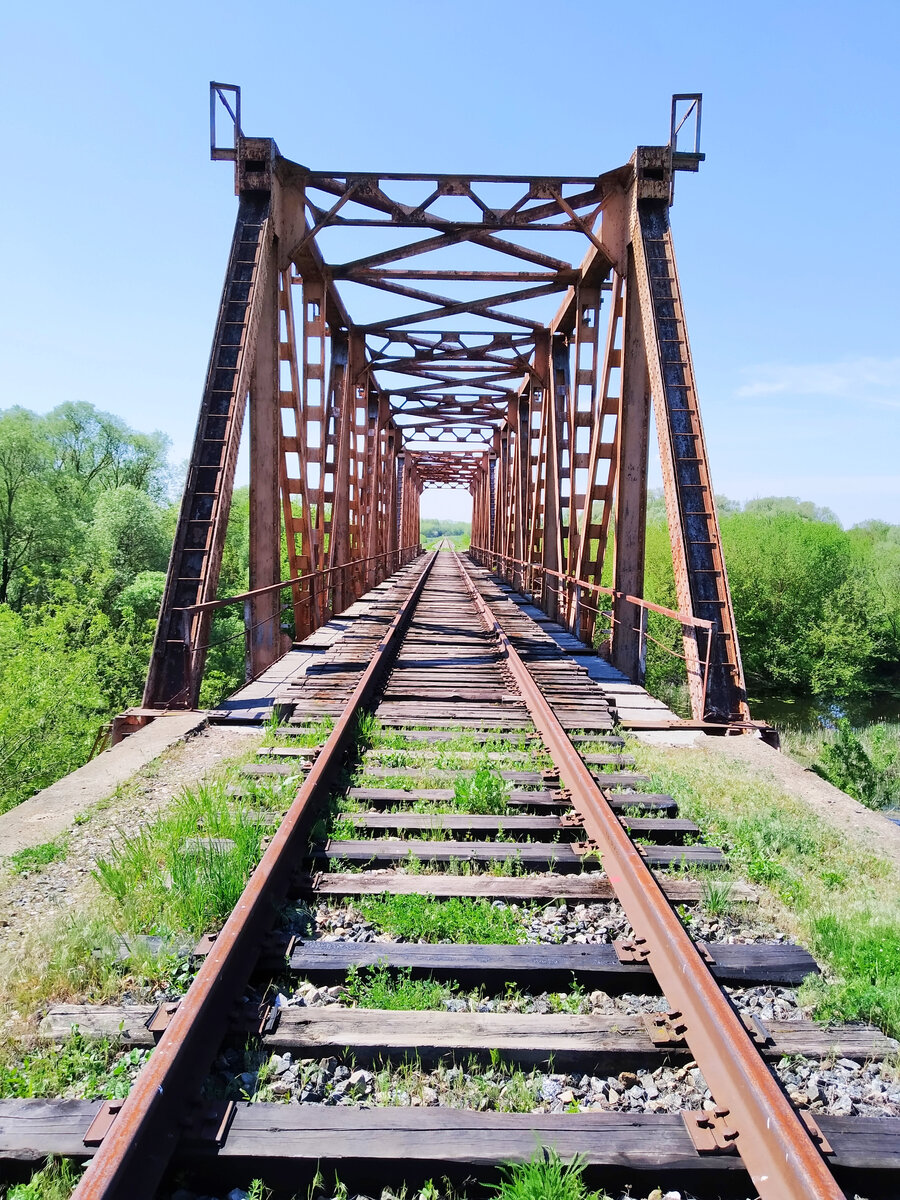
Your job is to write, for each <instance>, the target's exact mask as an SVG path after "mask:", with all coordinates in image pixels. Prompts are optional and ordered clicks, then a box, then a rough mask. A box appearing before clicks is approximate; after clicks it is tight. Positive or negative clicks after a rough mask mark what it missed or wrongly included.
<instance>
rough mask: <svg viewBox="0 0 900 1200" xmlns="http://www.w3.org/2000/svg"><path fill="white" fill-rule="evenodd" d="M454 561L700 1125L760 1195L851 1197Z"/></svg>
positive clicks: (814, 1199) (778, 1198)
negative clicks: (691, 1087) (705, 1105)
mask: <svg viewBox="0 0 900 1200" xmlns="http://www.w3.org/2000/svg"><path fill="white" fill-rule="evenodd" d="M456 561H457V565H458V567H459V570H460V572H461V573H462V574H463V577H464V578H465V580H466V583H467V586H468V587H469V590H470V592H471V595H472V598H473V600H474V601H475V604H476V606H477V607H478V610H479V611H480V613H481V614H482V617H483V618H484V621H485V623H486V624H487V625H488V627H489V628H491V629H493V630H494V632H495V633H496V635H497V638H498V640H499V642H500V644H501V646H502V647H503V650H504V652H505V655H506V662H507V665H508V667H509V669H510V671H511V672H512V674H513V676H514V678H515V680H516V683H517V684H518V685H519V689H520V691H521V694H522V697H523V699H524V700H525V703H526V705H527V707H528V710H529V712H530V713H531V717H532V720H533V721H534V724H535V727H536V728H537V730H538V732H539V733H540V735H541V737H542V738H543V739H544V742H545V744H546V746H547V748H548V750H549V751H550V753H551V755H552V757H553V761H554V762H555V763H556V765H557V766H558V767H559V769H560V774H561V776H562V778H563V779H564V780H565V782H566V785H567V787H568V789H569V791H570V793H571V797H572V804H573V806H574V807H575V809H576V810H577V812H578V813H579V815H580V817H581V818H582V820H583V822H584V826H585V830H586V832H587V834H588V836H589V838H590V839H591V841H592V842H593V843H594V844H595V846H596V848H597V849H598V850H599V852H600V854H601V856H602V858H603V861H604V866H605V869H606V872H607V874H608V875H609V877H610V881H611V882H612V884H613V887H614V888H615V891H616V895H617V896H618V898H619V900H620V902H621V904H622V907H623V908H624V910H625V913H626V915H627V916H628V919H629V920H630V921H631V923H632V926H633V927H634V929H635V930H637V931H639V937H638V939H637V940H638V943H639V944H640V946H641V953H642V956H643V957H645V959H646V961H647V963H648V965H649V966H650V968H651V970H652V971H653V973H654V974H655V976H656V978H657V979H658V980H659V983H660V986H661V988H662V990H663V993H664V994H665V996H666V998H667V1000H668V1001H669V1003H670V1004H671V1005H672V1008H673V1010H675V1012H676V1013H677V1015H678V1018H679V1020H680V1022H681V1023H682V1024H683V1026H684V1037H685V1040H686V1041H687V1043H688V1045H689V1046H690V1048H691V1051H692V1053H693V1055H694V1057H695V1059H696V1060H697V1064H698V1066H699V1067H700V1069H701V1071H702V1072H703V1075H704V1077H705V1079H706V1081H707V1083H708V1084H709V1087H710V1088H711V1090H712V1092H713V1095H714V1097H715V1098H716V1101H717V1103H718V1104H719V1106H720V1108H719V1109H717V1110H716V1113H715V1114H714V1115H713V1117H711V1118H707V1117H705V1115H704V1117H703V1118H701V1120H707V1122H708V1124H709V1127H710V1129H711V1130H712V1132H713V1134H714V1136H715V1137H716V1138H719V1139H722V1140H727V1141H731V1142H732V1143H733V1144H734V1146H735V1147H736V1148H737V1150H738V1153H739V1154H740V1155H741V1158H742V1159H743V1160H744V1163H745V1164H746V1166H747V1169H748V1171H749V1172H750V1176H751V1178H752V1180H753V1183H754V1185H755V1187H756V1188H757V1190H758V1191H759V1194H760V1195H761V1196H762V1197H771V1198H772V1200H801V1198H802V1200H840V1198H841V1197H842V1196H843V1194H844V1193H843V1192H842V1190H841V1189H840V1188H839V1187H838V1185H837V1183H836V1181H835V1179H834V1176H833V1175H832V1173H831V1171H830V1170H829V1169H828V1166H827V1164H826V1163H825V1161H824V1160H823V1158H822V1155H821V1154H820V1152H819V1150H818V1148H817V1146H816V1145H815V1143H814V1142H813V1140H812V1138H811V1136H810V1133H809V1131H808V1129H807V1128H806V1126H804V1124H803V1122H802V1121H801V1120H800V1118H799V1117H798V1116H797V1114H796V1113H795V1112H794V1110H793V1108H792V1107H791V1105H790V1103H789V1102H788V1100H787V1098H786V1096H785V1095H784V1092H783V1091H782V1089H781V1087H780V1085H779V1084H778V1082H777V1081H776V1080H775V1078H774V1076H773V1075H772V1073H771V1071H769V1069H768V1067H767V1066H766V1064H765V1062H764V1061H763V1059H762V1058H761V1056H760V1054H759V1051H758V1050H757V1048H756V1047H755V1046H754V1044H753V1041H752V1040H751V1038H750V1034H749V1033H748V1031H747V1029H746V1028H745V1027H744V1025H743V1023H742V1022H741V1020H740V1018H739V1016H738V1014H737V1013H736V1012H735V1010H734V1007H733V1006H732V1004H731V1002H730V1001H729V1000H728V998H727V997H726V996H725V994H724V992H723V991H722V989H721V988H720V987H719V985H718V984H717V983H716V981H715V979H714V978H713V975H712V973H711V972H710V970H709V968H708V967H707V965H706V963H705V962H704V961H703V958H702V957H701V955H700V953H699V951H698V950H697V947H696V946H695V945H694V943H693V941H692V940H691V938H690V936H689V934H688V933H687V931H686V929H685V928H684V926H683V925H682V923H681V921H680V920H679V919H678V916H677V914H676V913H675V911H674V910H673V908H672V906H671V904H670V903H669V902H668V900H666V898H665V896H664V895H663V892H662V889H661V888H660V887H659V884H658V883H657V882H656V879H655V877H654V875H653V872H652V871H651V870H650V869H649V867H648V866H647V864H646V862H645V861H644V859H643V858H642V857H641V855H640V852H639V851H638V849H637V847H636V846H635V844H634V843H633V842H632V840H631V838H630V837H629V836H628V834H627V832H626V831H625V829H624V828H623V826H622V824H621V822H620V821H619V819H618V818H617V817H616V815H615V813H614V812H613V810H612V808H611V807H610V805H609V803H608V801H607V799H606V798H605V797H604V795H603V793H602V792H601V790H600V788H599V786H598V784H597V782H596V781H595V780H594V779H593V777H592V776H591V773H590V771H589V770H588V769H587V767H586V766H585V765H584V763H583V761H582V759H581V757H580V756H579V754H578V753H577V751H576V750H575V748H574V747H573V745H572V743H571V742H570V741H569V738H568V736H567V735H566V732H565V730H564V729H563V727H562V725H561V724H560V723H559V720H558V719H557V717H556V715H555V713H554V712H553V709H552V708H551V706H550V705H549V704H548V703H547V701H546V700H545V698H544V696H543V694H542V692H541V689H540V688H539V687H538V686H537V684H536V683H535V681H534V679H533V678H532V676H531V674H530V672H529V671H528V668H527V667H526V666H525V664H524V662H523V661H522V659H521V657H520V656H519V654H518V653H517V652H516V650H515V647H514V646H513V644H512V642H511V641H510V640H509V638H508V637H507V636H506V634H505V633H504V631H503V629H502V628H501V626H500V623H499V622H498V621H497V619H496V617H495V616H494V615H493V613H492V612H491V611H490V609H489V608H488V606H487V605H486V604H485V602H484V600H483V599H482V597H481V595H480V594H479V593H478V590H477V588H476V587H475V586H474V584H473V583H472V582H471V580H470V579H469V577H468V575H467V574H466V572H465V570H464V568H463V566H462V564H461V562H460V560H459V557H458V556H456ZM720 1114H721V1115H720Z"/></svg>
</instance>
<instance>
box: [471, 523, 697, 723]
mask: <svg viewBox="0 0 900 1200" xmlns="http://www.w3.org/2000/svg"><path fill="white" fill-rule="evenodd" d="M469 551H470V553H473V554H475V555H479V556H481V558H482V560H484V559H493V560H494V561H495V562H501V563H503V564H504V566H505V565H506V564H510V565H511V566H514V567H520V568H524V569H525V570H527V571H530V572H531V573H532V577H531V581H530V587H531V589H532V590H533V589H534V572H535V571H541V572H543V574H545V575H550V576H552V577H553V578H554V579H559V580H561V581H562V582H563V584H564V585H565V586H566V588H568V587H574V588H576V589H579V590H580V589H582V588H584V589H585V590H587V591H589V592H594V593H597V594H600V595H604V596H613V597H615V598H616V599H619V600H624V601H625V602H626V603H628V604H634V605H635V606H636V607H638V608H642V609H645V610H647V611H649V612H655V613H660V614H661V615H662V616H664V617H671V618H672V619H673V620H675V621H678V623H679V624H680V625H681V627H682V629H683V630H684V629H689V628H694V629H703V630H705V631H706V656H705V659H702V660H701V663H702V667H703V707H704V710H705V708H706V692H707V687H708V685H709V664H710V658H711V656H712V644H713V630H714V628H715V622H713V621H709V620H707V619H706V618H704V617H695V616H694V615H693V613H685V612H676V611H675V609H672V608H666V607H665V606H664V605H662V604H654V603H653V602H652V601H651V600H645V599H644V598H643V597H642V596H632V595H630V594H629V593H627V592H620V591H618V590H617V589H616V588H611V587H606V586H605V585H604V584H601V583H592V582H591V581H590V580H588V579H579V578H578V577H577V576H576V575H566V574H565V573H564V572H562V571H555V570H553V568H552V567H545V566H544V564H543V563H535V562H527V561H526V560H525V559H522V558H513V557H512V556H511V555H509V554H501V553H500V551H499V550H489V549H487V548H486V547H485V546H474V545H473V546H470V547H469ZM483 565H487V564H486V563H483ZM495 569H496V568H495ZM587 607H589V608H590V607H593V606H591V605H588V606H587ZM594 611H595V612H596V611H598V610H596V609H595V610H594ZM610 621H611V622H612V623H613V624H619V623H620V622H618V621H617V620H616V618H615V617H614V616H612V614H610ZM635 632H637V633H638V634H640V636H641V638H642V639H649V640H650V641H651V642H654V643H655V644H656V645H657V646H659V647H660V648H661V649H663V650H665V651H666V652H667V653H669V654H671V655H672V656H673V657H674V658H682V659H684V660H685V661H687V655H684V654H679V653H678V651H677V650H673V649H672V648H671V647H670V646H664V645H663V644H662V642H659V641H657V639H656V638H654V637H651V636H650V634H649V633H647V629H646V625H645V622H644V621H643V619H642V620H641V622H640V626H639V627H636V628H635ZM693 636H694V641H695V644H696V635H693Z"/></svg>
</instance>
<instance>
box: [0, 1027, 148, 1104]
mask: <svg viewBox="0 0 900 1200" xmlns="http://www.w3.org/2000/svg"><path fill="white" fill-rule="evenodd" d="M149 1057H150V1051H149V1050H141V1049H137V1048H136V1049H132V1050H126V1051H122V1050H121V1049H120V1047H119V1046H118V1045H117V1043H116V1042H115V1040H113V1039H110V1038H93V1037H85V1036H84V1035H83V1034H81V1033H79V1032H78V1030H77V1029H76V1030H74V1031H73V1033H72V1034H71V1036H70V1037H68V1038H66V1040H65V1041H64V1042H62V1043H58V1044H56V1045H47V1046H39V1047H37V1048H36V1049H33V1050H29V1051H28V1052H27V1053H26V1054H24V1055H23V1056H22V1058H21V1059H20V1060H19V1061H18V1062H15V1063H13V1062H0V1096H3V1098H4V1099H7V1100H8V1099H15V1100H32V1099H41V1098H43V1097H49V1096H54V1097H59V1098H61V1099H64V1100H69V1099H78V1100H98V1099H102V1100H122V1099H124V1098H125V1097H126V1096H127V1095H128V1092H129V1089H130V1087H131V1085H132V1083H133V1082H134V1079H135V1076H136V1075H137V1073H138V1071H139V1070H140V1069H141V1067H142V1066H143V1065H144V1063H145V1062H146V1061H147V1059H148V1058H149Z"/></svg>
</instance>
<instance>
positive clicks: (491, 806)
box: [453, 762, 509, 814]
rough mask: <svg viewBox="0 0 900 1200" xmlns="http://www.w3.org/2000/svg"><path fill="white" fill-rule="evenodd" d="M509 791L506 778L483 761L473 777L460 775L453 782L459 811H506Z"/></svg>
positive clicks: (454, 795)
mask: <svg viewBox="0 0 900 1200" xmlns="http://www.w3.org/2000/svg"><path fill="white" fill-rule="evenodd" d="M508 794H509V793H508V792H507V788H506V782H505V780H503V779H501V778H500V776H499V775H497V774H496V773H495V772H494V771H493V770H491V767H490V765H489V764H488V763H486V762H482V763H480V764H479V765H478V766H477V767H476V768H475V774H474V775H472V776H471V777H460V778H459V779H457V780H455V782H454V784H453V800H454V803H455V805H456V809H457V811H458V812H463V813H482V814H487V813H505V812H506V811H507V797H508Z"/></svg>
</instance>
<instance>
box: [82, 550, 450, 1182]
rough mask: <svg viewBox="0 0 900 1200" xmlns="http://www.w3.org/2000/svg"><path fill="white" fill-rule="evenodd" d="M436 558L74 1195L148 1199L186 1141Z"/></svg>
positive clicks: (402, 610)
mask: <svg viewBox="0 0 900 1200" xmlns="http://www.w3.org/2000/svg"><path fill="white" fill-rule="evenodd" d="M434 558H435V554H434V552H433V553H432V554H431V555H430V557H429V558H428V559H427V560H426V562H425V564H424V566H423V569H422V571H421V572H420V574H419V577H418V579H417V580H416V583H415V586H414V587H413V589H412V590H411V592H410V594H409V596H408V597H407V599H406V600H405V601H404V602H403V604H402V605H401V607H400V608H399V610H398V612H397V615H396V616H395V617H394V619H393V621H392V622H391V624H390V627H389V628H388V629H387V631H386V633H385V636H384V639H383V640H382V642H381V644H380V646H379V647H378V649H377V650H376V652H375V654H374V656H373V658H372V660H371V661H370V663H369V665H368V666H367V667H366V669H365V671H364V672H363V675H362V677H361V679H360V681H359V683H358V684H357V686H356V689H355V691H354V692H353V695H352V696H351V697H350V700H349V702H348V704H347V705H346V707H345V709H344V712H343V715H342V716H341V717H340V718H339V720H338V721H337V722H336V724H335V726H334V729H333V730H332V732H331V734H330V735H329V737H328V740H327V741H326V743H325V745H324V746H323V747H322V750H321V753H320V754H319V755H318V757H317V758H316V761H315V763H314V765H313V767H312V769H311V770H310V772H309V774H308V775H307V777H306V779H305V780H304V782H303V785H302V786H301V788H300V790H299V791H298V792H297V795H296V798H295V799H294V802H293V804H292V805H291V807H290V809H289V810H288V812H287V813H286V814H285V816H284V817H283V818H282V821H281V823H280V825H279V826H278V829H277V831H276V832H275V834H274V835H273V837H272V841H271V843H270V844H269V846H268V848H267V850H266V852H265V854H264V855H263V858H262V860H261V861H260V863H259V866H258V867H257V868H256V870H255V871H254V873H253V876H252V877H251V879H250V882H249V883H248V884H247V887H246V888H245V890H244V893H243V895H242V896H241V898H240V900H239V902H238V904H237V907H236V908H235V910H234V912H233V913H232V914H231V916H230V917H229V918H228V921H227V922H226V924H225V926H224V928H223V929H222V931H221V933H220V934H219V935H218V937H217V938H216V939H215V942H214V944H213V947H212V950H211V952H210V954H209V955H208V957H207V958H206V960H205V962H204V963H203V965H202V967H201V968H200V970H199V972H198V973H197V976H196V978H195V979H194V982H193V983H192V984H191V986H190V988H189V990H188V992H187V995H186V996H185V998H184V1000H183V1002H182V1003H181V1005H180V1006H179V1008H178V1011H177V1012H176V1014H175V1016H174V1017H173V1019H172V1021H171V1023H170V1024H169V1026H168V1027H167V1029H166V1030H165V1032H164V1033H163V1035H162V1038H161V1040H160V1042H159V1044H158V1045H157V1047H156V1049H155V1050H154V1052H153V1056H152V1058H151V1059H150V1061H149V1063H148V1064H147V1065H146V1066H145V1068H144V1069H143V1070H142V1071H141V1073H140V1075H139V1077H138V1079H137V1081H136V1082H135V1084H134V1087H133V1088H132V1089H131V1091H130V1092H129V1095H128V1098H127V1100H126V1101H125V1103H124V1105H123V1106H122V1110H121V1112H119V1114H118V1116H117V1117H116V1119H115V1121H114V1122H113V1124H112V1127H111V1129H110V1131H109V1133H108V1134H107V1136H106V1137H105V1138H104V1140H103V1143H102V1145H101V1146H100V1148H99V1150H98V1151H97V1154H96V1155H95V1157H94V1158H93V1159H92V1161H91V1163H90V1165H89V1167H88V1169H87V1171H86V1172H85V1175H84V1177H83V1178H82V1180H81V1182H80V1183H79V1185H78V1187H77V1188H76V1189H75V1192H74V1193H73V1197H74V1200H142V1198H143V1197H147V1198H148V1200H149V1198H150V1197H151V1196H153V1194H154V1192H155V1190H156V1186H157V1184H158V1183H159V1180H160V1179H161V1177H162V1174H163V1172H164V1171H165V1169H166V1166H167V1165H168V1162H169V1160H170V1158H171V1156H172V1154H173V1153H174V1152H175V1149H176V1147H177V1144H178V1136H179V1132H180V1130H179V1125H180V1123H181V1122H183V1120H184V1118H185V1116H186V1113H187V1109H188V1105H189V1103H190V1101H191V1100H193V1099H194V1096H195V1090H196V1089H195V1085H196V1080H197V1078H198V1075H199V1076H202V1074H203V1073H204V1072H205V1071H206V1070H208V1068H209V1064H210V1062H211V1061H212V1059H213V1056H214V1055H215V1053H216V1050H217V1049H218V1046H219V1044H220V1043H221V1041H222V1038H223V1037H224V1035H225V1031H226V1029H227V1027H228V1022H229V1019H230V1014H231V1008H232V1005H233V1003H234V1001H235V998H236V997H237V996H239V995H240V990H241V988H242V987H243V986H244V984H245V983H246V979H247V976H248V974H249V972H250V969H251V968H252V966H253V964H254V963H255V961H256V959H257V958H258V956H259V952H260V945H261V938H262V936H263V934H264V933H265V932H266V931H267V930H268V929H269V928H270V926H271V921H272V916H273V913H274V911H275V908H276V906H277V905H278V903H279V902H280V900H281V898H282V897H283V895H284V893H285V891H286V890H287V887H288V884H289V882H290V878H291V873H292V871H294V870H295V867H296V861H297V859H298V858H299V857H301V856H302V854H303V852H304V850H305V842H306V840H307V839H308V837H309V830H310V823H311V815H312V807H313V804H314V802H315V800H316V799H317V798H319V797H320V796H321V793H322V789H323V786H324V785H325V784H326V783H327V781H328V779H329V777H330V775H331V773H332V772H333V771H334V769H335V767H336V765H337V764H338V762H339V761H340V758H341V755H342V754H343V753H344V751H345V749H346V747H347V743H348V740H349V738H350V736H351V733H352V731H353V726H354V722H355V720H356V717H357V714H358V713H359V711H360V710H361V708H362V706H363V705H364V704H365V702H366V700H367V699H368V698H369V697H370V696H371V695H372V693H373V691H374V688H375V687H376V685H377V683H378V681H379V679H380V676H381V675H382V673H383V671H384V669H385V667H386V665H387V663H388V662H389V660H390V657H391V655H392V654H393V653H394V651H395V650H396V647H397V644H398V641H399V639H400V636H401V634H402V632H403V630H404V628H405V626H406V624H407V622H408V620H409V617H410V615H411V614H412V612H413V610H414V609H415V606H416V601H417V600H418V597H419V594H420V593H421V590H422V588H423V586H424V584H425V580H426V579H427V578H428V573H429V571H430V570H431V567H432V565H433V563H434Z"/></svg>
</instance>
